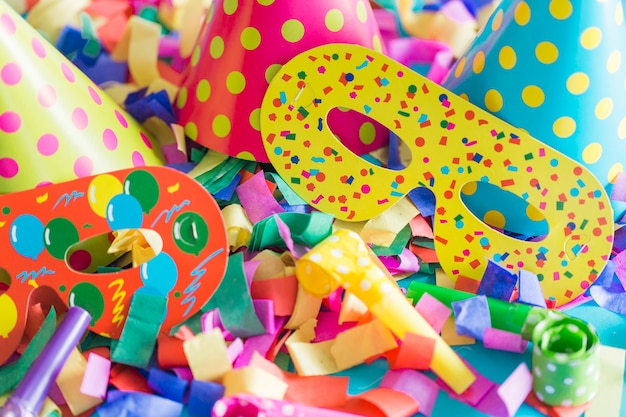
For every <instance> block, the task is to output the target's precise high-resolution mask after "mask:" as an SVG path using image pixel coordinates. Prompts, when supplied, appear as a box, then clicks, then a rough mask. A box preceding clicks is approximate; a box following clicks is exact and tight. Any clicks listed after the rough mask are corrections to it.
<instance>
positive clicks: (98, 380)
mask: <svg viewBox="0 0 626 417" xmlns="http://www.w3.org/2000/svg"><path fill="white" fill-rule="evenodd" d="M110 374H111V361H110V360H108V359H106V358H104V357H102V356H100V355H98V354H95V353H90V354H89V356H88V357H87V367H86V368H85V374H84V375H83V381H82V383H81V384H80V392H82V393H83V394H85V395H89V396H90V397H95V398H100V399H104V397H106V394H107V388H108V386H109V375H110Z"/></svg>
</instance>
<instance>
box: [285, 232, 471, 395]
mask: <svg viewBox="0 0 626 417" xmlns="http://www.w3.org/2000/svg"><path fill="white" fill-rule="evenodd" d="M296 276H297V277H298V280H299V281H300V285H302V286H303V287H304V288H305V289H306V290H307V291H309V292H311V293H312V294H314V295H317V296H327V295H328V294H330V293H331V292H332V291H333V290H335V289H336V288H338V287H339V286H343V287H344V288H345V289H346V290H347V291H349V292H351V293H353V294H354V295H356V296H357V297H358V298H359V299H361V301H363V303H365V304H366V305H367V306H368V308H369V309H370V311H371V312H372V314H373V315H374V316H376V317H377V318H378V319H380V320H381V321H382V322H383V323H384V324H385V325H386V326H388V327H389V329H390V330H391V331H392V332H393V333H394V334H395V335H396V336H397V337H399V338H400V339H402V338H404V336H405V334H406V333H414V334H416V335H420V336H425V337H430V338H433V339H435V340H437V344H436V346H435V352H434V355H433V360H432V363H431V368H432V369H433V371H434V372H435V373H437V374H438V375H439V376H440V377H441V378H442V379H444V380H445V381H446V383H448V384H450V386H451V387H453V389H454V390H455V391H457V392H463V391H464V390H465V389H466V388H467V387H468V386H469V385H470V384H471V383H472V381H473V380H474V376H473V374H472V373H471V372H470V371H469V369H467V367H466V366H465V365H464V364H463V363H462V361H461V360H460V358H459V357H458V356H457V355H456V353H454V351H453V350H452V349H451V348H450V346H448V345H447V344H446V343H445V342H443V340H442V339H441V338H440V337H439V335H438V334H437V333H436V332H435V331H434V330H433V328H432V327H431V326H430V325H429V324H428V322H426V320H424V318H423V317H422V316H421V315H420V314H419V313H418V312H417V310H415V309H414V308H413V306H412V305H411V303H410V302H409V301H408V300H407V299H406V298H405V296H404V295H403V294H402V292H401V291H400V288H399V287H398V286H397V285H396V284H395V282H394V281H393V279H392V278H391V276H390V275H388V274H385V272H384V266H382V264H380V262H379V261H378V259H377V258H376V257H375V256H373V254H371V252H368V249H367V246H366V245H365V243H364V242H363V240H362V239H361V238H360V237H359V235H358V234H356V233H354V232H352V231H347V230H338V231H336V232H335V233H333V234H332V235H331V236H329V237H328V238H326V239H325V240H323V241H322V242H320V243H319V244H318V245H317V246H315V247H314V248H313V249H312V250H311V251H309V252H308V253H307V254H306V255H305V256H303V257H302V258H300V260H299V261H298V264H297V265H296Z"/></svg>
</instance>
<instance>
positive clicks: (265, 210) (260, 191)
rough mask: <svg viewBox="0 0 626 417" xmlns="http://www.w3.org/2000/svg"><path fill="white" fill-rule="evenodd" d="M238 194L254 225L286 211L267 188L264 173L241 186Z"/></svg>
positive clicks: (260, 172)
mask: <svg viewBox="0 0 626 417" xmlns="http://www.w3.org/2000/svg"><path fill="white" fill-rule="evenodd" d="M236 192H237V196H238V197H239V201H240V202H241V206H242V207H243V208H244V210H245V211H246V214H247V215H248V218H249V219H250V221H251V222H252V223H258V222H259V221H261V220H263V219H264V218H266V217H269V216H271V215H272V214H276V213H283V212H284V211H285V209H283V208H282V207H281V206H280V204H278V202H277V201H276V199H275V198H274V196H273V195H272V193H271V192H270V190H269V188H267V183H266V182H265V176H264V173H263V171H259V172H257V173H256V174H254V175H253V176H252V177H251V178H250V179H249V180H247V181H246V182H244V183H243V184H241V185H239V186H238V187H237V188H236Z"/></svg>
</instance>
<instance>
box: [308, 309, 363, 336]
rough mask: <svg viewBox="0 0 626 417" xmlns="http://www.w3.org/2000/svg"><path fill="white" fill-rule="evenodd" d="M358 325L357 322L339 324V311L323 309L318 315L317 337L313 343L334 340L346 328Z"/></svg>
mask: <svg viewBox="0 0 626 417" xmlns="http://www.w3.org/2000/svg"><path fill="white" fill-rule="evenodd" d="M354 326H356V323H355V322H349V323H343V324H339V313H338V312H336V311H321V312H320V313H319V314H318V315H317V325H316V326H315V338H314V339H313V340H312V342H313V343H317V342H323V341H326V340H332V339H334V338H335V337H337V335H338V334H339V333H341V332H343V331H345V330H348V329H351V328H352V327H354Z"/></svg>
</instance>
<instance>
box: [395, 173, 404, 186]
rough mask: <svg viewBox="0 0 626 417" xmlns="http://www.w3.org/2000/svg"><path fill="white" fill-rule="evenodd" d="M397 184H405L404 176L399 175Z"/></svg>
mask: <svg viewBox="0 0 626 417" xmlns="http://www.w3.org/2000/svg"><path fill="white" fill-rule="evenodd" d="M396 182H397V183H398V184H402V183H403V182H404V175H398V176H396Z"/></svg>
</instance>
